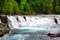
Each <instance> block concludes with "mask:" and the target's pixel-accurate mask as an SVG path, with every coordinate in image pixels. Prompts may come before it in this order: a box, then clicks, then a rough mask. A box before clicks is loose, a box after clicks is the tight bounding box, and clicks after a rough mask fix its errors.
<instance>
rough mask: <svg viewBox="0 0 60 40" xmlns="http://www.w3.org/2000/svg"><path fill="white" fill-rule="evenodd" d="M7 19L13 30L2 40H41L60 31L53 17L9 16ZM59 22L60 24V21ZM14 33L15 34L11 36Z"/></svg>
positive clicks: (1, 39) (0, 39)
mask: <svg viewBox="0 0 60 40" xmlns="http://www.w3.org/2000/svg"><path fill="white" fill-rule="evenodd" d="M7 19H8V26H9V27H10V28H11V29H12V30H11V31H10V33H9V34H8V35H5V36H4V37H1V38H0V40H41V39H40V38H44V39H45V38H48V37H46V34H48V33H58V32H59V31H60V28H58V27H59V25H56V23H55V22H54V19H53V17H40V16H7ZM58 22H59V24H60V20H58ZM12 33H14V34H13V35H11V34H12ZM15 33H16V34H15ZM41 35H45V36H41ZM45 40H46V39H45Z"/></svg>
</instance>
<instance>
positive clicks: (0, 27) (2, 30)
mask: <svg viewBox="0 0 60 40" xmlns="http://www.w3.org/2000/svg"><path fill="white" fill-rule="evenodd" d="M7 33H9V29H8V28H7V27H6V26H5V25H3V24H0V37H2V36H4V35H5V34H7Z"/></svg>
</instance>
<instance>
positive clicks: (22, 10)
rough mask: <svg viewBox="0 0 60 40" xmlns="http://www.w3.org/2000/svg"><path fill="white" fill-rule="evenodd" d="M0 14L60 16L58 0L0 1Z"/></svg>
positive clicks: (59, 2) (59, 0)
mask: <svg viewBox="0 0 60 40" xmlns="http://www.w3.org/2000/svg"><path fill="white" fill-rule="evenodd" d="M0 14H4V15H8V14H12V15H13V14H18V15H31V14H32V15H34V14H60V0H0Z"/></svg>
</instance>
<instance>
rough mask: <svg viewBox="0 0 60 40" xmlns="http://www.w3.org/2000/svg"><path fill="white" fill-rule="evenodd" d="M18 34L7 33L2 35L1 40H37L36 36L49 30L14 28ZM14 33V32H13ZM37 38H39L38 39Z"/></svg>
mask: <svg viewBox="0 0 60 40" xmlns="http://www.w3.org/2000/svg"><path fill="white" fill-rule="evenodd" d="M14 31H15V33H16V34H13V35H6V36H4V37H1V38H0V40H35V38H36V36H40V35H41V34H42V35H45V34H47V32H48V31H47V30H29V29H24V30H14ZM12 33H14V32H12ZM36 40H37V39H36Z"/></svg>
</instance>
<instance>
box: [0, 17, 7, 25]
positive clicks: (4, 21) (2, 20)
mask: <svg viewBox="0 0 60 40" xmlns="http://www.w3.org/2000/svg"><path fill="white" fill-rule="evenodd" d="M0 19H1V22H2V23H4V24H6V23H7V16H0Z"/></svg>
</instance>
